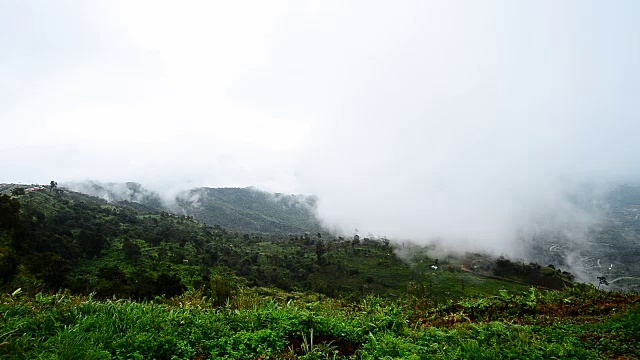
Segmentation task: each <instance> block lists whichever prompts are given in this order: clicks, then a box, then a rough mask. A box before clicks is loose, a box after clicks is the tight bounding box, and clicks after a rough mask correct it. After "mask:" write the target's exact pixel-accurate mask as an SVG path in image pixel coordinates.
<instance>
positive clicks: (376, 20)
mask: <svg viewBox="0 0 640 360" xmlns="http://www.w3.org/2000/svg"><path fill="white" fill-rule="evenodd" d="M639 17H640V2H638V1H634V0H630V1H607V2H603V1H557V0H554V1H524V0H523V1H511V0H505V1H384V2H383V1H291V2H287V1H276V0H271V1H179V2H178V1H174V2H169V1H124V0H123V1H116V0H104V1H71V0H69V1H64V0H58V1H48V0H41V1H37V0H29V1H22V0H1V1H0V133H1V134H2V140H1V141H0V182H22V183H48V182H49V181H50V180H52V179H55V180H58V181H60V182H63V181H72V180H83V179H93V180H101V181H138V182H141V183H143V184H148V185H150V186H155V187H157V188H162V187H176V186H177V187H181V186H185V187H186V186H249V185H253V186H257V187H259V188H263V189H266V190H272V191H280V192H286V193H294V192H296V193H297V192H302V193H313V194H317V195H318V196H319V197H320V209H319V211H320V214H321V215H322V217H323V218H324V219H325V220H327V221H328V222H329V223H331V224H337V225H340V226H343V227H344V228H355V227H359V228H362V229H367V230H370V231H372V232H374V233H377V234H380V235H388V236H398V237H406V238H421V237H438V236H444V237H447V238H452V239H458V240H456V241H459V242H460V243H461V244H473V243H476V242H477V241H478V240H481V241H480V242H481V243H484V242H497V243H498V244H499V245H500V246H502V245H504V244H506V243H508V242H509V241H511V240H510V239H511V238H513V234H514V233H515V232H517V231H520V230H521V228H522V226H524V225H521V224H524V223H527V224H530V221H529V220H526V221H525V220H522V219H523V218H526V219H530V218H531V217H535V216H539V214H541V213H544V214H558V213H563V214H566V213H568V212H569V213H570V212H571V211H568V209H569V208H568V207H567V206H570V205H567V204H566V203H565V202H564V201H563V200H562V199H563V196H564V195H563V194H565V193H566V191H569V190H568V189H569V188H571V187H573V186H575V185H576V184H579V183H581V182H582V181H585V180H590V181H591V180H593V181H598V182H608V181H613V182H627V181H633V180H635V179H637V176H638V174H639V173H640V171H639V169H640V167H639V166H638V164H639V162H638V160H639V158H640V142H639V140H638V139H639V137H640V117H639V115H640V111H639V110H640V70H639V65H638V64H640V22H638V18H639ZM575 217H577V218H582V217H581V215H580V214H575ZM554 219H555V220H553V221H552V222H554V221H559V222H560V223H562V221H560V220H557V218H554ZM570 220H571V221H574V220H576V219H575V218H571V219H570ZM545 221H549V220H545ZM579 221H582V220H579ZM579 221H578V222H579ZM461 224H465V226H462V225H461ZM483 241H484V242H483Z"/></svg>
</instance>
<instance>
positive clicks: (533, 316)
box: [0, 287, 640, 359]
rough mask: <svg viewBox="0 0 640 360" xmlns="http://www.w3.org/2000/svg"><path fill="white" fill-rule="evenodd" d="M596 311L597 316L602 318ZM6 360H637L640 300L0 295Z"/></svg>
mask: <svg viewBox="0 0 640 360" xmlns="http://www.w3.org/2000/svg"><path fill="white" fill-rule="evenodd" d="M596 309H597V310H596ZM0 313H1V314H2V315H3V316H2V319H0V358H6V359H151V358H155V359H282V358H284V359H334V358H335V359H340V358H360V359H424V358H434V359H460V358H466V359H507V358H517V359H521V358H523V359H525V358H526V359H548V358H575V359H600V358H637V357H638V356H639V355H640V352H639V349H638V343H639V340H640V338H639V336H640V335H639V334H640V296H638V295H634V294H619V293H609V292H603V291H597V290H595V289H593V288H590V287H583V288H582V289H574V290H567V291H564V292H540V291H537V290H534V289H531V290H528V291H526V292H519V293H512V292H508V291H502V292H500V295H496V296H489V297H468V298H463V299H460V300H459V301H453V300H450V299H449V300H447V301H444V302H443V303H441V304H438V305H436V304H434V303H432V302H426V301H423V300H421V299H420V298H416V297H413V296H410V295H407V296H402V297H398V298H396V299H390V298H381V297H377V296H369V297H366V298H365V299H362V300H360V301H357V302H349V301H345V300H339V299H330V298H326V297H324V296H321V295H318V294H314V293H291V292H284V291H281V290H277V289H264V288H262V289H261V288H253V289H251V288H242V289H241V290H240V293H239V294H238V295H237V296H236V297H234V299H233V301H230V302H227V304H226V305H225V306H218V305H217V304H216V303H215V301H213V299H209V298H207V297H206V296H203V294H202V293H200V292H197V291H196V292H193V291H192V292H188V293H186V294H184V295H183V296H180V297H176V298H173V299H164V298H157V299H155V300H153V301H148V302H135V301H130V300H114V299H112V300H96V299H94V298H93V297H91V296H71V295H68V294H66V293H61V294H52V295H46V294H37V295H35V296H29V295H27V294H20V293H15V294H13V295H12V294H5V295H3V296H2V298H1V304H0Z"/></svg>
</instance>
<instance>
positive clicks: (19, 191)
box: [11, 187, 25, 196]
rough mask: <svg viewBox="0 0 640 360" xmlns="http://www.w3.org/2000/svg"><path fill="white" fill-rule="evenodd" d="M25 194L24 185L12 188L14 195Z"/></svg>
mask: <svg viewBox="0 0 640 360" xmlns="http://www.w3.org/2000/svg"><path fill="white" fill-rule="evenodd" d="M24 194H25V192H24V188H22V187H17V188H14V189H13V190H11V195H13V196H20V195H24Z"/></svg>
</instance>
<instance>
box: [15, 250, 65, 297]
mask: <svg viewBox="0 0 640 360" xmlns="http://www.w3.org/2000/svg"><path fill="white" fill-rule="evenodd" d="M25 265H26V267H27V269H28V270H29V272H30V273H31V274H33V276H35V277H36V279H39V280H42V281H44V283H45V284H46V285H47V286H48V287H49V288H51V289H59V288H61V287H63V286H64V285H65V284H66V282H67V275H68V274H69V273H70V272H71V263H70V262H69V261H67V260H65V259H63V258H61V257H60V256H59V255H57V254H54V253H51V252H43V253H39V254H35V255H33V256H30V257H29V259H27V261H25Z"/></svg>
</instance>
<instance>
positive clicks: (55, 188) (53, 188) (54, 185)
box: [49, 180, 58, 192]
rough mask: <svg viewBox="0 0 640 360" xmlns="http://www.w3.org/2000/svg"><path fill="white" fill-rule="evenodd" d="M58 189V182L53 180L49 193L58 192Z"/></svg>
mask: <svg viewBox="0 0 640 360" xmlns="http://www.w3.org/2000/svg"><path fill="white" fill-rule="evenodd" d="M57 189H58V182H57V181H53V180H51V183H50V185H49V192H52V191H53V190H57Z"/></svg>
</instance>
